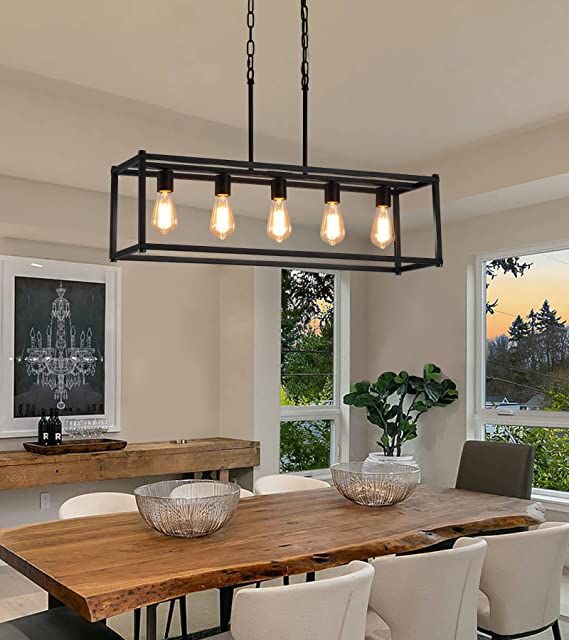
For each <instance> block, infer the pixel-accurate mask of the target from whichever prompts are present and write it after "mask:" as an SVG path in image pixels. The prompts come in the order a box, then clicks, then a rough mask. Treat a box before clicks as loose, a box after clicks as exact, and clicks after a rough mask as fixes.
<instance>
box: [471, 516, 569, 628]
mask: <svg viewBox="0 0 569 640" xmlns="http://www.w3.org/2000/svg"><path fill="white" fill-rule="evenodd" d="M485 539H486V542H487V543H488V551H487V553H486V560H485V561H484V567H483V569H482V578H481V580H480V590H481V591H482V593H484V594H485V595H486V596H487V597H488V600H489V604H490V612H489V615H488V620H487V621H485V624H483V625H481V626H483V627H484V628H485V627H486V626H489V627H490V629H488V630H489V631H493V632H494V633H497V634H500V635H516V634H519V633H525V632H527V631H532V630H535V629H541V628H542V627H545V626H547V625H550V624H552V623H553V622H555V620H557V618H559V601H560V597H561V574H562V572H563V564H564V561H565V557H566V553H567V545H568V544H569V523H566V522H546V523H544V524H542V525H541V526H540V527H539V528H538V529H534V530H532V531H523V532H521V533H508V534H504V535H498V536H488V537H487V538H485Z"/></svg>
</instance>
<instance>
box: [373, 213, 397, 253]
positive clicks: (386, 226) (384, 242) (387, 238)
mask: <svg viewBox="0 0 569 640" xmlns="http://www.w3.org/2000/svg"><path fill="white" fill-rule="evenodd" d="M394 235H395V234H394V233H393V222H392V220H391V215H390V214H389V207H376V208H375V215H374V216H373V223H372V225H371V233H370V234H369V237H370V240H371V241H372V242H373V244H374V245H375V246H376V247H379V248H380V249H385V248H386V247H388V246H389V245H390V244H392V242H393V239H394Z"/></svg>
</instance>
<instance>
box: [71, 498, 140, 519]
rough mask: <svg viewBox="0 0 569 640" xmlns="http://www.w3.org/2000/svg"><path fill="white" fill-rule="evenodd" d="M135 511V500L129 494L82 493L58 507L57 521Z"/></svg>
mask: <svg viewBox="0 0 569 640" xmlns="http://www.w3.org/2000/svg"><path fill="white" fill-rule="evenodd" d="M126 511H137V506H136V498H135V497H134V496H133V495H132V494H130V493H116V492H113V491H108V492H100V493H83V494H81V495H79V496H74V497H73V498H69V499H68V500H66V501H65V502H64V503H63V504H62V505H61V507H59V519H60V520H67V519H68V518H84V517H85V516H101V515H104V514H106V513H122V512H126Z"/></svg>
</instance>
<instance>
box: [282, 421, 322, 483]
mask: <svg viewBox="0 0 569 640" xmlns="http://www.w3.org/2000/svg"><path fill="white" fill-rule="evenodd" d="M329 466H330V420H306V421H299V420H295V421H290V422H283V423H282V424H281V460H280V471H281V473H291V472H294V471H309V470H311V469H327V468H328V467H329Z"/></svg>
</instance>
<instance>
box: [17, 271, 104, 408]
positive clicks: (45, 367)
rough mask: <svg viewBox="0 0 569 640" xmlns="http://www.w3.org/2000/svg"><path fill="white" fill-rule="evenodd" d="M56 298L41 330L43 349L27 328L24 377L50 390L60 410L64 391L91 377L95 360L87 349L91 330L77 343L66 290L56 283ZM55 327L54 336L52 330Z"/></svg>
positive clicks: (38, 337)
mask: <svg viewBox="0 0 569 640" xmlns="http://www.w3.org/2000/svg"><path fill="white" fill-rule="evenodd" d="M56 292H57V298H55V299H54V300H53V302H52V304H51V321H50V324H48V325H47V327H46V329H45V342H46V344H45V346H44V344H43V336H42V334H41V331H36V330H35V328H34V327H32V328H31V329H30V346H29V347H28V348H27V349H26V355H25V356H24V362H25V363H26V372H27V374H28V375H33V376H35V377H36V383H37V384H38V386H39V385H41V386H43V387H48V388H49V389H51V391H53V398H54V400H55V401H56V402H57V408H58V409H59V410H60V411H63V409H65V401H66V400H67V399H68V391H69V390H70V389H73V388H74V387H81V386H84V385H85V384H86V377H87V376H89V375H90V376H93V375H95V367H96V362H97V360H98V359H99V358H97V356H96V355H95V349H94V348H93V347H92V346H91V342H92V338H93V331H92V330H91V327H89V328H88V329H87V332H86V333H85V331H82V332H81V334H80V335H79V344H77V331H76V329H75V325H73V324H72V322H71V305H70V303H69V300H67V298H66V297H65V293H66V289H65V288H64V287H63V284H62V283H61V282H60V283H59V287H58V288H57V289H56ZM54 325H55V336H54V333H53V327H54Z"/></svg>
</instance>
